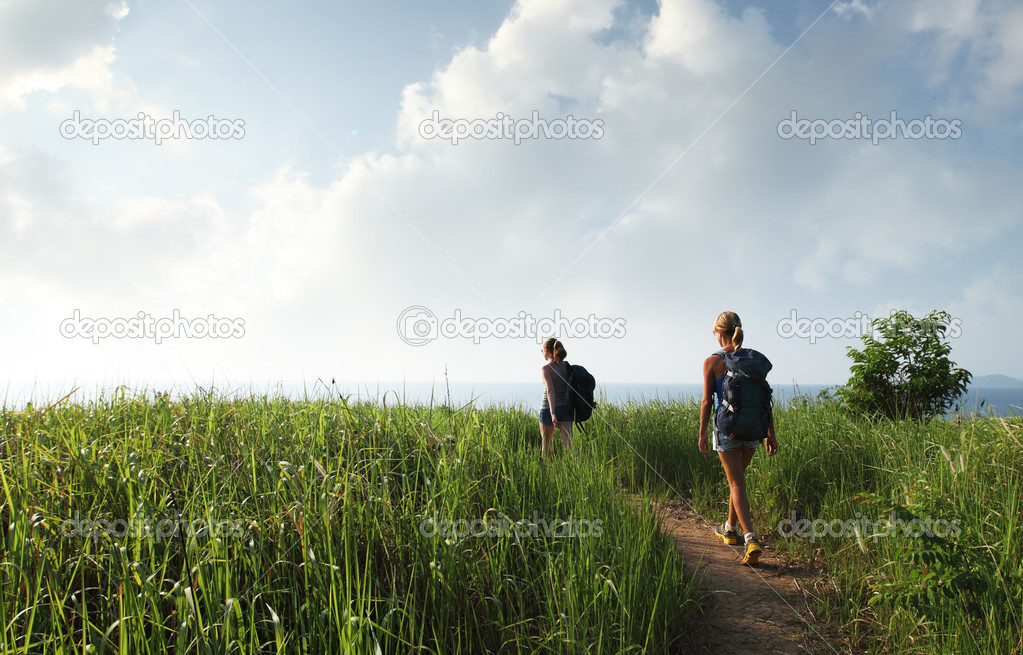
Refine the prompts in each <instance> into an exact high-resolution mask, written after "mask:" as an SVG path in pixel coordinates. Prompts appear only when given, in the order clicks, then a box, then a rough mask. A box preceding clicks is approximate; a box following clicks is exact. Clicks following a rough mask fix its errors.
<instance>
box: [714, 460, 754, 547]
mask: <svg viewBox="0 0 1023 655" xmlns="http://www.w3.org/2000/svg"><path fill="white" fill-rule="evenodd" d="M755 452H756V451H754V450H749V449H747V448H736V449H735V450H728V451H724V452H721V451H719V452H718V457H719V458H720V459H721V466H723V467H724V469H725V476H726V477H727V478H728V488H729V491H730V493H729V499H728V501H729V502H728V518H729V523H732V524H733V525H734V523H733V521H732V517H733V516H734V517H735V519H736V520H737V521H738V523H739V524H740V525H741V526H742V530H743V532H753V518H752V517H751V516H750V511H749V499H748V498H747V497H746V467H747V466H749V463H750V460H752V459H753V453H755Z"/></svg>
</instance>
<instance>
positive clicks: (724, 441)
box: [711, 432, 760, 453]
mask: <svg viewBox="0 0 1023 655" xmlns="http://www.w3.org/2000/svg"><path fill="white" fill-rule="evenodd" d="M712 434H713V435H714V437H713V438H712V442H711V447H712V448H713V449H714V450H716V451H718V452H719V453H723V452H725V451H728V450H735V449H736V448H745V449H747V450H756V449H757V446H759V445H760V442H759V441H742V440H741V439H729V438H728V435H727V434H723V433H721V432H713V433H712Z"/></svg>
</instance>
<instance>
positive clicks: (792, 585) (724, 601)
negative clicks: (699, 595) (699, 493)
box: [659, 503, 838, 655]
mask: <svg viewBox="0 0 1023 655" xmlns="http://www.w3.org/2000/svg"><path fill="white" fill-rule="evenodd" d="M659 507H660V510H661V513H662V517H663V524H662V525H663V529H664V531H665V532H666V533H667V534H669V535H670V536H671V537H672V538H674V539H675V541H676V542H677V543H678V546H679V548H680V549H681V550H682V552H683V557H684V558H685V563H686V569H687V570H688V571H689V572H690V573H692V574H694V575H695V577H696V579H697V583H698V584H699V586H700V587H701V588H702V589H703V590H704V592H705V597H704V602H705V608H706V611H708V612H710V616H709V620H708V622H707V629H706V630H705V631H703V632H702V633H697V634H693V635H691V639H690V641H689V642H688V643H684V644H681V649H682V652H686V653H714V654H715V655H720V654H725V653H728V654H737V655H745V654H746V653H750V654H752V653H756V654H757V655H761V654H763V653H794V654H795V653H799V654H805V653H815V654H817V653H821V654H823V653H836V652H838V651H836V650H834V649H833V647H830V646H829V645H828V644H827V643H825V642H824V640H823V639H822V637H821V636H820V635H819V634H817V633H816V632H814V630H813V629H811V628H810V627H809V626H808V624H807V623H806V621H804V620H803V619H801V618H800V617H804V618H805V619H806V620H810V621H812V619H811V618H810V617H809V614H808V612H807V610H806V604H805V602H804V601H803V594H802V592H801V585H803V586H805V585H806V584H808V583H809V582H810V581H809V580H807V579H808V578H813V576H814V573H813V572H807V571H802V570H799V569H790V568H788V567H787V566H785V564H784V562H782V561H781V560H780V559H778V557H777V556H775V554H774V552H773V551H772V550H771V548H770V540H767V543H766V544H765V549H764V554H763V556H762V557H761V558H760V563H759V564H758V566H757V567H756V568H753V567H750V566H745V565H742V564H740V563H739V562H740V561H741V560H742V549H741V548H740V547H739V546H726V545H725V544H723V543H722V542H721V540H720V539H719V538H718V537H717V536H716V535H715V534H714V532H713V530H714V525H713V524H710V523H706V522H705V521H703V520H702V519H701V518H700V517H698V516H696V515H695V514H694V513H693V512H692V511H691V510H689V509H688V507H687V506H685V505H682V504H680V503H669V504H662V505H660V506H659ZM763 541H764V540H762V542H763ZM797 612H798V615H797Z"/></svg>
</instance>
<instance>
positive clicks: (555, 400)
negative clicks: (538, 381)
mask: <svg viewBox="0 0 1023 655" xmlns="http://www.w3.org/2000/svg"><path fill="white" fill-rule="evenodd" d="M567 356H568V352H567V351H566V350H565V346H563V345H562V343H561V342H560V341H558V340H557V339H555V338H553V337H551V338H550V339H547V341H544V343H543V357H544V360H545V361H546V362H547V363H546V364H544V365H543V368H542V369H540V371H541V374H542V377H543V401H542V402H541V404H540V439H541V441H540V452H541V454H542V455H543V456H545V457H547V459H551V458H552V457H553V453H552V452H551V451H552V446H553V442H554V428H558V430H559V431H560V432H561V443H562V445H564V446H565V450H566V451H568V453H569V454H571V453H572V418H573V414H572V405H571V404H570V399H569V397H568V392H569V389H568V362H566V361H565V357H567Z"/></svg>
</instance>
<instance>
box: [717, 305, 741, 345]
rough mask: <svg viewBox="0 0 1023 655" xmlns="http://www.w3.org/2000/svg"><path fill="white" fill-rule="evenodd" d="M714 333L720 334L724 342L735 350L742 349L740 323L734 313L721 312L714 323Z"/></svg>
mask: <svg viewBox="0 0 1023 655" xmlns="http://www.w3.org/2000/svg"><path fill="white" fill-rule="evenodd" d="M714 331H715V332H720V333H721V335H722V336H724V337H725V340H726V341H731V342H732V345H733V346H735V347H736V348H742V321H740V320H739V315H738V314H736V313H735V312H721V313H720V314H718V318H717V320H716V321H714Z"/></svg>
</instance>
